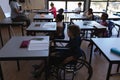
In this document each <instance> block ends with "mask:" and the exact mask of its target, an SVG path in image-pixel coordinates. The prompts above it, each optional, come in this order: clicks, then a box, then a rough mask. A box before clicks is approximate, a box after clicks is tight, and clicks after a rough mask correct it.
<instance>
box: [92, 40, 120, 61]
mask: <svg viewBox="0 0 120 80" xmlns="http://www.w3.org/2000/svg"><path fill="white" fill-rule="evenodd" d="M91 40H92V42H93V43H94V44H95V45H96V46H97V47H98V48H99V49H100V50H101V51H102V53H103V55H104V56H105V57H106V58H107V59H108V60H109V61H116V62H120V56H118V55H116V54H113V53H111V51H110V49H111V48H117V49H119V50H120V43H119V42H118V41H120V38H92V39H91Z"/></svg>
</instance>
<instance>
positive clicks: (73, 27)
mask: <svg viewBox="0 0 120 80" xmlns="http://www.w3.org/2000/svg"><path fill="white" fill-rule="evenodd" d="M68 30H69V31H70V32H71V33H72V34H73V36H74V37H77V36H80V28H79V26H77V25H74V24H72V25H68Z"/></svg>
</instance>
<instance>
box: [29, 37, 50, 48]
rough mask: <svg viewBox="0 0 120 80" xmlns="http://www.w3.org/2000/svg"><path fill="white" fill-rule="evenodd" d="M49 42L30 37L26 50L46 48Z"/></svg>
mask: <svg viewBox="0 0 120 80" xmlns="http://www.w3.org/2000/svg"><path fill="white" fill-rule="evenodd" d="M48 46H49V42H48V41H47V40H45V39H39V38H38V39H31V40H30V43H29V46H28V50H48Z"/></svg>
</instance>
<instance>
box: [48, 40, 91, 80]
mask: <svg viewBox="0 0 120 80" xmlns="http://www.w3.org/2000/svg"><path fill="white" fill-rule="evenodd" d="M59 41H61V40H59ZM61 42H66V43H67V42H68V41H63V40H62V41H61ZM66 49H68V48H65V47H63V46H62V47H60V46H59V47H58V46H57V47H54V50H55V51H56V50H66ZM71 62H72V63H71ZM71 62H70V63H68V64H65V65H63V64H59V65H54V64H52V65H50V77H51V78H52V79H53V78H54V79H56V80H62V79H64V80H66V77H67V75H68V74H71V76H70V75H69V77H71V80H73V79H75V78H76V77H77V73H79V72H80V71H82V69H85V70H87V72H86V73H87V76H86V80H90V78H91V77H92V73H93V71H92V67H91V65H90V64H89V63H88V62H87V61H86V56H85V52H84V51H83V50H82V49H81V57H79V58H78V59H77V60H75V61H71Z"/></svg>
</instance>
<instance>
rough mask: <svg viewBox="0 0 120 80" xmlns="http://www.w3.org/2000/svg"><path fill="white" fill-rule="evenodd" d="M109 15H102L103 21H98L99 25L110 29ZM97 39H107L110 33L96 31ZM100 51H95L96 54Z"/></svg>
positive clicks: (96, 49)
mask: <svg viewBox="0 0 120 80" xmlns="http://www.w3.org/2000/svg"><path fill="white" fill-rule="evenodd" d="M107 19H108V14H107V13H102V15H101V20H99V21H98V23H100V24H101V25H103V26H106V27H108V24H109V23H108V21H107ZM94 34H95V35H96V36H97V37H107V36H108V31H107V30H106V31H105V32H104V33H103V31H101V30H96V31H95V33H94ZM96 51H98V48H95V49H94V52H96Z"/></svg>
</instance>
